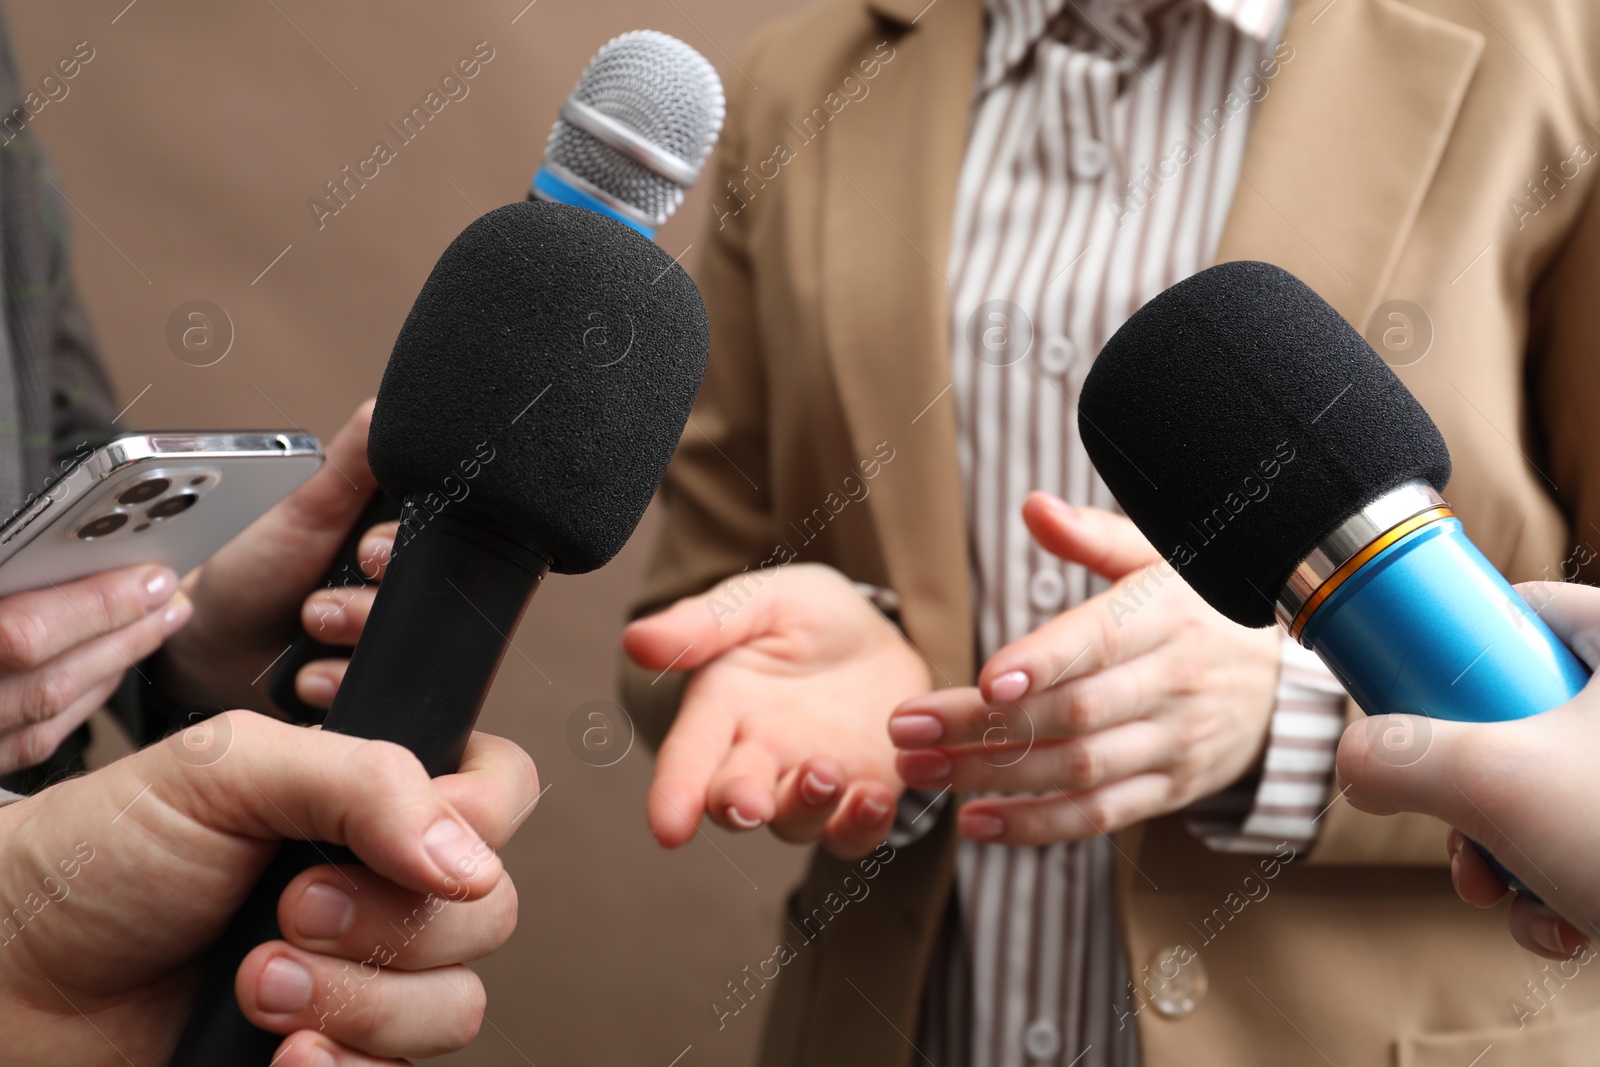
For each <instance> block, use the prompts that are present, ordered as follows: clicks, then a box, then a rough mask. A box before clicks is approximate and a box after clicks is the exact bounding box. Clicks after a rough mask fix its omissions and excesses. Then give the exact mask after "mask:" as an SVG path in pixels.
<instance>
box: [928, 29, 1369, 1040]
mask: <svg viewBox="0 0 1600 1067" xmlns="http://www.w3.org/2000/svg"><path fill="white" fill-rule="evenodd" d="M1285 12H1286V4H1285V3H1284V0H1204V2H1202V0H988V16H989V19H988V31H987V34H986V37H985V42H984V52H983V57H982V63H981V65H980V69H979V82H978V85H977V90H976V95H975V98H974V105H973V114H972V125H971V130H970V133H969V138H968V144H967V150H966V156H965V160H964V162H963V166H962V172H961V176H960V185H959V189H958V193H957V201H956V216H955V220H954V232H953V239H952V242H951V254H950V270H949V275H948V277H949V280H950V294H951V305H950V312H951V315H952V330H951V336H952V354H951V359H952V376H953V381H954V385H955V393H956V404H957V410H958V413H959V414H958V418H959V422H960V427H959V429H960V435H959V446H960V459H961V466H962V474H963V480H964V485H965V489H966V501H965V504H966V512H967V521H968V525H969V530H970V534H971V538H970V540H971V544H972V552H973V581H974V589H975V591H976V594H977V595H976V605H977V630H978V639H979V644H980V648H979V652H980V654H981V655H982V656H983V657H984V658H987V657H989V656H990V655H992V654H993V653H994V652H996V651H997V650H998V649H1000V648H1001V647H1002V646H1004V645H1006V644H1008V643H1009V642H1011V641H1014V640H1016V639H1017V638H1020V637H1022V636H1023V635H1025V634H1027V633H1029V632H1031V631H1033V630H1035V629H1037V628H1038V627H1039V626H1041V625H1043V624H1044V623H1046V622H1048V621H1049V620H1050V619H1051V618H1053V617H1054V616H1055V615H1057V614H1059V613H1060V612H1061V611H1064V610H1066V609H1068V608H1071V607H1072V606H1074V605H1076V604H1079V603H1081V602H1083V601H1084V600H1086V599H1088V598H1089V597H1092V596H1094V595H1096V594H1097V593H1099V592H1101V591H1103V590H1104V589H1106V588H1107V587H1108V583H1107V582H1106V581H1105V580H1103V579H1101V578H1099V577H1098V576H1096V575H1093V574H1090V573H1088V572H1087V571H1086V570H1085V569H1084V568H1083V567H1081V566H1078V565H1075V564H1064V563H1063V562H1062V561H1061V560H1059V559H1057V558H1056V557H1054V556H1052V555H1050V554H1049V553H1048V552H1045V551H1044V550H1042V549H1040V548H1039V547H1038V546H1037V545H1035V544H1034V543H1033V541H1032V539H1031V538H1030V536H1029V534H1028V531H1027V529H1026V527H1024V525H1023V524H1022V521H1021V518H1020V510H1021V505H1022V500H1023V497H1024V496H1025V495H1026V494H1027V493H1028V492H1029V491H1030V490H1033V489H1045V490H1048V491H1050V492H1053V493H1057V494H1059V495H1060V496H1062V497H1063V498H1065V499H1066V500H1067V501H1068V502H1069V503H1071V504H1074V505H1077V506H1094V507H1101V508H1115V507H1116V504H1115V501H1114V500H1113V499H1112V497H1111V494H1110V493H1109V492H1108V490H1107V489H1106V487H1105V486H1104V484H1102V483H1101V481H1100V479H1099V477H1098V476H1097V475H1096V474H1095V472H1094V469H1093V467H1092V466H1091V465H1090V462H1089V458H1088V455H1087V454H1086V453H1085V451H1084V449H1083V447H1082V445H1081V443H1080V441H1079V439H1078V434H1077V423H1076V418H1075V414H1076V412H1075V406H1076V400H1077V395H1078V390H1079V388H1080V387H1081V385H1082V383H1083V378H1084V375H1085V374H1086V373H1087V371H1088V369H1089V366H1090V364H1091V362H1092V360H1093V357H1094V355H1095V354H1096V353H1097V352H1098V351H1099V350H1100V348H1101V346H1102V345H1103V344H1104V343H1105V341H1106V339H1107V338H1108V337H1109V336H1110V335H1111V334H1112V333H1113V332H1114V331H1115V330H1116V328H1117V327H1118V326H1119V325H1121V323H1122V322H1123V321H1124V320H1125V319H1126V318H1127V317H1128V316H1129V315H1130V314H1131V313H1132V312H1133V311H1134V310H1135V309H1136V308H1138V307H1139V306H1140V305H1141V304H1143V303H1144V302H1145V301H1146V300H1149V299H1150V298H1151V297H1153V296H1155V295H1156V294H1157V293H1159V292H1160V291H1161V290H1163V289H1165V288H1167V287H1168V286H1170V285H1172V284H1173V283H1175V282H1177V281H1179V280H1180V279H1182V278H1184V277H1187V276H1188V275H1190V274H1192V273H1194V272H1195V271H1197V270H1200V269H1201V268H1203V267H1205V266H1207V265H1208V264H1209V263H1210V262H1211V261H1212V257H1213V256H1214V255H1215V252H1216V248H1217V243H1218V238H1219V236H1220V233H1221V230H1222V227H1223V224H1224V222H1225V220H1226V216H1227V211H1228V206H1229V204H1230V202H1231V201H1232V198H1233V194H1234V191H1235V188H1236V186H1237V184H1238V181H1239V169H1240V165H1241V162H1242V159H1243V156H1244V147H1245V139H1246V134H1247V131H1248V127H1249V120H1250V113H1251V105H1252V104H1253V103H1254V101H1256V100H1259V99H1260V98H1261V97H1262V96H1264V95H1266V93H1267V92H1269V91H1270V88H1271V80H1272V78H1274V77H1276V76H1277V74H1278V72H1279V71H1280V69H1281V67H1282V65H1283V64H1284V63H1286V62H1290V61H1292V50H1289V49H1287V48H1286V47H1284V46H1282V45H1279V44H1277V43H1276V38H1277V35H1278V32H1279V28H1280V26H1281V22H1280V19H1281V17H1282V16H1283V15H1284V14H1285ZM1283 664H1284V668H1283V671H1282V673H1281V681H1280V688H1279V703H1278V706H1277V708H1276V709H1275V712H1274V715H1273V718H1272V723H1271V734H1270V738H1269V744H1268V754H1267V757H1266V759H1265V762H1264V765H1263V767H1262V769H1261V770H1260V771H1259V772H1258V773H1256V774H1253V775H1252V776H1250V777H1249V778H1247V779H1246V780H1244V781H1241V782H1240V783H1237V784H1236V785H1235V786H1234V787H1232V788H1230V789H1229V790H1228V791H1227V792H1225V793H1223V794H1221V795H1219V796H1217V797H1213V798H1209V799H1208V800H1207V801H1205V802H1203V803H1201V804H1198V805H1195V806H1194V807H1193V808H1192V809H1191V810H1190V812H1189V813H1188V815H1189V821H1190V826H1191V828H1192V829H1193V830H1194V832H1196V833H1197V834H1199V835H1201V836H1202V837H1203V838H1204V839H1205V841H1206V842H1207V844H1208V845H1210V846H1211V847H1212V848H1215V849H1225V850H1240V851H1253V850H1260V851H1267V852H1270V851H1272V850H1273V848H1274V846H1277V845H1279V844H1280V843H1282V842H1285V841H1287V842H1289V843H1290V844H1291V845H1293V846H1294V847H1295V848H1297V849H1303V848H1304V847H1306V846H1307V845H1308V844H1309V842H1310V841H1311V840H1312V839H1313V838H1314V836H1315V833H1316V820H1317V818H1318V817H1319V816H1320V813H1321V811H1322V810H1323V806H1324V805H1325V804H1326V803H1327V794H1328V792H1329V784H1330V780H1331V774H1332V765H1333V750H1334V746H1335V744H1336V742H1337V740H1338V736H1339V731H1340V727H1341V726H1342V709H1341V702H1342V696H1343V694H1342V691H1341V690H1340V689H1339V687H1338V685H1337V683H1335V682H1334V681H1333V679H1332V676H1331V675H1329V674H1328V672H1327V671H1326V670H1325V669H1324V668H1323V667H1322V666H1321V664H1320V663H1319V662H1318V661H1317V660H1316V658H1315V656H1313V655H1312V654H1310V653H1309V652H1306V651H1305V650H1304V649H1301V648H1299V647H1298V646H1297V645H1294V644H1292V643H1291V642H1288V641H1287V639H1286V640H1285V652H1284V659H1283ZM910 799H911V798H908V800H910ZM917 799H918V801H919V802H920V798H917ZM1115 848H1116V846H1115V845H1114V844H1113V843H1112V841H1111V839H1110V838H1108V837H1103V836H1102V837H1099V838H1094V839H1090V840H1087V841H1081V842H1062V843H1058V844H1053V845H1049V846H1045V847H1037V848H1035V847H1029V848H1012V847H1008V846H1004V845H996V844H981V843H976V842H970V841H966V842H963V843H962V845H961V847H960V851H959V854H958V860H957V893H956V897H955V900H954V901H953V902H952V906H951V909H950V912H949V914H948V915H947V921H946V923H945V929H944V933H943V934H942V935H941V937H940V940H939V947H938V949H937V950H936V952H935V953H934V962H933V965H932V968H931V970H930V973H929V976H928V979H927V988H926V992H925V996H924V1010H923V1012H922V1022H921V1025H920V1029H919V1037H918V1041H917V1046H918V1049H919V1051H920V1052H921V1053H923V1054H924V1056H926V1057H927V1058H928V1059H929V1060H930V1061H931V1062H932V1063H934V1064H937V1065H938V1067H963V1065H968V1064H970V1065H971V1067H1023V1065H1025V1064H1056V1065H1060V1067H1066V1065H1069V1064H1070V1065H1072V1067H1098V1065H1116V1067H1129V1065H1134V1064H1137V1063H1138V1061H1139V1050H1138V1044H1137V1028H1136V1026H1135V1019H1134V1017H1135V1016H1136V1015H1137V1013H1138V1011H1140V1010H1157V1009H1156V1008H1154V1007H1150V1006H1148V1005H1143V1004H1142V1003H1141V1001H1140V999H1139V998H1138V997H1137V996H1136V995H1131V983H1130V982H1129V973H1130V965H1129V961H1128V960H1126V959H1125V958H1124V956H1125V953H1124V948H1123V945H1122V941H1121V938H1120V935H1119V932H1118V924H1117V917H1116V902H1115V895H1114V891H1113V890H1114V882H1113V877H1114V861H1115V859H1116V853H1115V851H1114V850H1115ZM1143 963H1144V961H1133V967H1132V968H1131V969H1132V970H1137V969H1138V967H1139V966H1140V965H1142V964H1143Z"/></svg>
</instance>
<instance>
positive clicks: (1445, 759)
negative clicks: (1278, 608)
mask: <svg viewBox="0 0 1600 1067" xmlns="http://www.w3.org/2000/svg"><path fill="white" fill-rule="evenodd" d="M1517 589H1518V591H1519V592H1521V593H1522V594H1523V596H1524V597H1525V598H1526V599H1527V600H1528V602H1529V603H1530V604H1532V605H1535V606H1537V608H1538V611H1539V615H1540V617H1541V618H1543V619H1544V621H1545V622H1547V623H1548V624H1549V625H1550V629H1551V630H1552V631H1554V632H1555V634H1556V636H1557V637H1560V638H1561V639H1562V640H1563V641H1564V642H1566V643H1567V645H1568V646H1569V647H1571V648H1572V649H1573V651H1575V652H1576V653H1577V654H1578V655H1579V656H1580V657H1581V658H1582V660H1583V662H1584V663H1585V664H1587V665H1589V666H1590V667H1595V666H1600V589H1594V588H1591V587H1588V586H1580V585H1567V584H1563V583H1557V582H1533V583H1530V584H1527V585H1521V586H1518V587H1517ZM1366 727H1367V724H1366V723H1354V724H1352V725H1351V726H1350V727H1349V728H1348V729H1346V730H1345V732H1344V737H1343V738H1342V739H1341V740H1340V742H1339V764H1338V768H1339V781H1340V783H1341V784H1342V787H1344V788H1346V789H1348V792H1347V793H1346V794H1345V795H1346V799H1348V800H1349V801H1350V803H1351V804H1353V805H1354V806H1356V807H1357V808H1360V809H1361V810H1363V811H1368V812H1371V813H1373V814H1375V815H1392V814H1394V813H1395V812H1399V811H1416V812H1421V813H1423V814H1425V815H1432V816H1434V817H1435V818H1437V819H1441V820H1443V821H1445V822H1447V823H1449V824H1450V825H1451V826H1452V827H1455V829H1453V830H1451V831H1450V834H1449V838H1448V841H1447V847H1448V849H1449V852H1450V876H1451V880H1452V881H1453V882H1454V883H1455V887H1456V892H1457V893H1459V894H1460V895H1461V898H1462V899H1463V900H1465V901H1467V902H1468V903H1470V904H1475V905H1477V906H1478V907H1480V908H1487V907H1491V906H1493V905H1495V904H1497V903H1499V902H1500V901H1501V900H1502V899H1504V897H1505V895H1506V892H1507V889H1508V886H1507V884H1506V882H1505V881H1504V879H1502V878H1501V876H1500V875H1499V874H1497V873H1496V872H1495V871H1494V870H1493V869H1492V868H1491V867H1490V866H1489V865H1488V864H1487V863H1485V862H1484V861H1483V858H1482V857H1481V856H1480V855H1479V853H1478V851H1477V849H1475V848H1472V847H1471V845H1470V843H1469V842H1468V841H1467V840H1466V838H1470V839H1471V840H1472V841H1477V842H1481V843H1482V844H1483V845H1484V846H1485V847H1486V848H1488V849H1489V851H1490V852H1491V853H1493V854H1494V856H1495V857H1496V858H1497V859H1499V860H1500V861H1501V862H1502V863H1504V864H1505V866H1506V867H1508V868H1510V869H1511V870H1512V871H1513V872H1514V873H1515V874H1516V875H1517V876H1518V878H1520V879H1521V880H1522V881H1523V882H1525V883H1526V884H1529V885H1537V886H1538V887H1539V891H1540V896H1541V897H1542V898H1543V900H1544V903H1543V904H1541V903H1539V902H1537V901H1535V900H1533V899H1531V898H1529V897H1528V896H1526V895H1525V894H1520V893H1519V894H1517V896H1516V897H1515V899H1513V900H1512V902H1511V909H1510V912H1509V914H1508V916H1507V919H1508V921H1509V923H1510V925H1511V934H1512V936H1513V937H1515V938H1516V939H1517V943H1518V944H1520V945H1521V946H1522V947H1523V948H1526V949H1527V950H1528V951H1529V952H1533V953H1537V954H1538V955H1540V956H1546V957H1548V958H1550V959H1566V958H1568V957H1570V956H1572V955H1573V954H1574V953H1575V952H1578V951H1580V950H1581V949H1583V947H1584V946H1585V945H1588V944H1590V943H1591V942H1592V941H1593V940H1594V939H1595V937H1596V936H1597V935H1600V926H1597V925H1596V924H1597V923H1600V833H1597V832H1596V822H1595V820H1594V818H1593V817H1592V813H1594V812H1595V811H1600V782H1597V780H1596V777H1595V774H1594V756H1595V753H1597V752H1600V684H1597V683H1595V682H1593V681H1591V682H1590V684H1589V685H1588V686H1587V687H1586V688H1585V689H1584V691H1583V692H1581V693H1579V694H1578V695H1577V696H1576V697H1574V698H1573V699H1572V700H1570V701H1568V702H1567V703H1565V704H1563V705H1561V706H1560V707H1558V708H1555V709H1553V710H1551V711H1547V712H1545V713H1544V714H1543V715H1535V716H1531V717H1529V718H1525V719H1519V720H1517V721H1515V722H1503V723H1489V724H1472V723H1456V722H1446V721H1431V722H1427V723H1420V724H1419V723H1397V724H1395V726H1394V727H1393V728H1405V729H1408V730H1409V731H1410V733H1411V735H1412V736H1417V735H1418V734H1421V735H1423V736H1426V738H1427V745H1426V751H1424V752H1422V753H1421V754H1420V757H1419V758H1417V759H1415V760H1404V761H1395V760H1394V759H1392V758H1391V755H1390V753H1389V752H1387V751H1385V750H1384V746H1383V732H1382V731H1374V730H1370V729H1367V728H1366ZM1463 834H1464V835H1466V836H1465V837H1463ZM1563 917H1564V918H1563Z"/></svg>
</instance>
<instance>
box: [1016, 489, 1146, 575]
mask: <svg viewBox="0 0 1600 1067" xmlns="http://www.w3.org/2000/svg"><path fill="white" fill-rule="evenodd" d="M1022 521H1023V522H1025V523H1027V525H1028V532H1029V533H1031V534H1033V539H1034V540H1035V541H1037V542H1039V546H1040V547H1041V548H1043V549H1044V550H1045V551H1046V552H1049V553H1051V554H1052V555H1056V556H1059V557H1061V558H1062V559H1064V560H1067V561H1068V562H1069V563H1081V564H1083V565H1084V566H1085V567H1088V568H1089V569H1090V570H1091V571H1094V572H1095V573H1096V574H1098V575H1100V576H1101V577H1103V578H1109V579H1110V580H1111V581H1116V580H1117V579H1118V578H1121V577H1123V576H1124V575H1127V574H1131V573H1132V572H1134V571H1136V570H1138V569H1140V568H1141V567H1148V566H1149V565H1150V564H1152V563H1158V562H1160V560H1161V554H1160V553H1159V552H1157V551H1156V550H1155V547H1154V546H1152V545H1151V544H1150V542H1149V541H1146V540H1145V537H1144V534H1142V533H1140V532H1139V528H1138V527H1137V526H1135V525H1134V524H1133V523H1132V522H1130V521H1129V520H1128V519H1126V518H1124V517H1123V516H1121V515H1115V514H1112V513H1111V512H1109V511H1105V510H1103V509H1101V508H1075V507H1073V506H1072V505H1071V504H1068V503H1067V502H1066V501H1065V500H1062V499H1061V498H1060V497H1058V496H1054V495H1052V494H1050V493H1039V492H1034V493H1029V494H1028V499H1027V500H1025V501H1023V503H1022Z"/></svg>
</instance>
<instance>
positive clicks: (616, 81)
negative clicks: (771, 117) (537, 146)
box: [529, 30, 724, 237]
mask: <svg viewBox="0 0 1600 1067" xmlns="http://www.w3.org/2000/svg"><path fill="white" fill-rule="evenodd" d="M723 112H724V100H723V94H722V80H721V79H720V78H718V77H717V72H716V70H714V69H713V68H712V66H711V64H710V63H708V62H706V59H705V57H704V56H702V55H701V54H700V53H699V52H696V51H695V50H694V49H693V48H690V47H689V46H688V45H686V44H684V43H683V42H682V41H680V40H678V39H677V38H676V37H669V36H668V35H666V34H664V33H657V32H656V31H654V30H635V31H633V32H632V33H625V34H623V35H622V36H620V37H616V38H613V39H612V40H610V41H608V42H607V43H606V44H605V45H604V46H603V47H601V49H600V51H598V52H596V53H595V54H594V58H593V59H591V60H589V65H588V66H587V67H585V68H584V69H583V74H582V75H581V76H580V77H579V78H578V84H577V86H576V87H575V88H574V89H573V90H572V95H571V96H569V97H567V101H566V103H564V104H562V105H561V117H560V118H559V119H557V120H556V124H555V126H554V127H553V128H552V129H551V130H550V141H549V143H548V145H546V147H545V154H544V163H543V164H542V165H541V166H540V167H539V170H538V172H537V173H535V174H534V176H533V187H532V192H531V194H530V196H529V199H537V200H553V201H556V202H557V203H562V204H571V205H572V206H574V207H581V208H588V209H589V210H590V211H597V212H599V213H600V214H602V215H609V216H611V217H612V218H614V219H616V220H617V221H619V222H623V223H626V224H627V225H629V226H632V227H633V228H634V229H636V230H638V231H639V232H640V233H642V234H644V235H645V236H646V237H653V236H654V234H655V231H656V229H657V228H658V227H660V226H661V225H662V224H663V223H665V222H666V221H667V219H668V218H669V217H670V216H671V215H672V213H673V212H674V211H675V210H677V207H678V205H679V204H681V203H682V202H683V193H684V190H685V189H688V188H689V187H690V186H691V185H693V184H694V183H695V179H696V178H698V177H699V176H700V167H701V166H702V165H703V164H704V163H705V160H706V157H707V156H708V155H710V154H711V148H712V146H713V145H714V144H716V140H717V135H718V134H719V133H721V132H722V119H723Z"/></svg>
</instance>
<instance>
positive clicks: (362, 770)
mask: <svg viewBox="0 0 1600 1067" xmlns="http://www.w3.org/2000/svg"><path fill="white" fill-rule="evenodd" d="M349 762H350V770H351V772H352V773H353V775H355V777H356V780H358V781H365V782H370V783H372V784H373V785H374V786H380V787H390V788H392V787H394V786H397V785H401V784H403V783H407V782H408V780H410V779H415V778H417V777H418V776H422V777H426V772H425V771H424V770H423V767H422V761H421V760H419V759H417V757H416V755H415V754H414V753H412V752H411V751H410V750H409V749H407V748H405V747H404V746H403V745H397V744H395V743H394V742H393V741H363V742H362V743H361V744H359V745H357V746H356V747H355V748H353V749H351V750H350V756H349Z"/></svg>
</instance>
